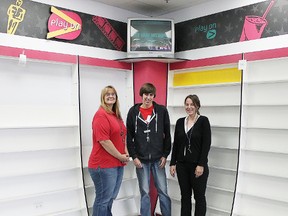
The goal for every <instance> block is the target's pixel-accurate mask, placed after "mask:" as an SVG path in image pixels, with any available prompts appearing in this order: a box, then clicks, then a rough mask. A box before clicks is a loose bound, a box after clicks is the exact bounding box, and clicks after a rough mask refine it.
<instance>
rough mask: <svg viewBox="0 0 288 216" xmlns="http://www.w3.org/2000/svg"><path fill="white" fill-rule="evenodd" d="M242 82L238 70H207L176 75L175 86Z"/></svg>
mask: <svg viewBox="0 0 288 216" xmlns="http://www.w3.org/2000/svg"><path fill="white" fill-rule="evenodd" d="M240 81H241V71H240V70H238V68H226V69H219V70H207V71H196V72H186V73H177V74H174V78H173V86H175V87H176V86H190V85H207V84H220V83H233V82H240Z"/></svg>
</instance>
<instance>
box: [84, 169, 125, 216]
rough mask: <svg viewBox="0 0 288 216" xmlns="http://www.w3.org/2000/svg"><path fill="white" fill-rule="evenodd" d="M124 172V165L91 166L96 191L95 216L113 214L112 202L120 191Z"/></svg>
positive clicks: (110, 215)
mask: <svg viewBox="0 0 288 216" xmlns="http://www.w3.org/2000/svg"><path fill="white" fill-rule="evenodd" d="M123 172H124V167H115V168H105V169H103V168H97V169H93V168H89V173H90V176H91V178H92V180H93V182H94V186H95V193H96V198H95V201H94V205H93V216H112V211H111V210H112V204H113V200H114V199H115V198H116V197H117V195H118V193H119V190H120V186H121V182H122V179H123Z"/></svg>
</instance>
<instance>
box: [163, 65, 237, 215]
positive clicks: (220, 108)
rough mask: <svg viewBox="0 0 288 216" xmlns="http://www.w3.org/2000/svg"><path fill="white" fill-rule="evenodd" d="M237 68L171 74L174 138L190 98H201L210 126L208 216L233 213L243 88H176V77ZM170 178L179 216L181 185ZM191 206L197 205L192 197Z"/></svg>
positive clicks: (232, 85)
mask: <svg viewBox="0 0 288 216" xmlns="http://www.w3.org/2000/svg"><path fill="white" fill-rule="evenodd" d="M236 67H237V65H236V64H235V65H233V64H232V65H219V66H209V67H203V68H192V69H191V68H190V69H185V70H181V71H170V74H169V89H168V109H169V114H170V117H171V124H172V126H171V134H172V137H174V129H175V124H176V121H177V119H178V118H180V117H184V116H186V112H185V110H184V99H185V97H186V96H187V95H188V94H197V95H198V96H199V99H200V101H201V108H200V113H201V114H202V115H205V116H207V117H208V118H209V121H210V124H211V130H212V146H211V149H210V153H209V159H208V160H209V170H210V175H209V178H208V185H207V191H206V197H207V216H216V215H217V216H229V215H230V213H231V209H232V205H233V196H234V190H235V180H236V173H237V163H238V145H239V130H240V129H239V126H240V124H239V123H240V117H239V116H240V101H241V84H240V82H236V83H235V82H233V83H217V84H203V85H192V86H180V87H179V86H177V87H173V77H174V75H175V74H177V73H187V72H189V73H190V72H191V73H194V72H199V71H200V72H201V71H205V70H218V69H223V68H236ZM168 173H169V172H168ZM170 178H171V177H170ZM170 178H169V180H168V183H169V192H170V194H173V195H172V207H173V208H172V211H173V214H172V215H179V213H180V206H181V203H180V200H181V199H180V198H181V196H180V190H179V185H178V182H177V179H174V180H170ZM192 202H193V203H194V199H193V197H192ZM193 210H194V204H193Z"/></svg>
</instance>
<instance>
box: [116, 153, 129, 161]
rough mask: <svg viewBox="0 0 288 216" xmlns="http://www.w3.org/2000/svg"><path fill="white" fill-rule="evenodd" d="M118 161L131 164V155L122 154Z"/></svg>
mask: <svg viewBox="0 0 288 216" xmlns="http://www.w3.org/2000/svg"><path fill="white" fill-rule="evenodd" d="M118 160H120V161H121V162H122V163H127V162H129V155H128V154H121V155H120V156H119V157H118Z"/></svg>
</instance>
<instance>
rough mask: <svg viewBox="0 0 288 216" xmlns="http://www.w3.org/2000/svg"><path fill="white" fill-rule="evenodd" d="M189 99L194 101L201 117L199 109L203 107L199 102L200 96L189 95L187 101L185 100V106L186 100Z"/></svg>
mask: <svg viewBox="0 0 288 216" xmlns="http://www.w3.org/2000/svg"><path fill="white" fill-rule="evenodd" d="M188 98H189V99H191V100H192V102H193V104H194V106H195V107H196V109H197V114H198V115H200V112H199V109H200V107H201V104H200V100H199V98H198V96H197V95H195V94H193V95H188V96H187V97H186V98H185V100H184V104H185V103H186V100H187V99H188Z"/></svg>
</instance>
